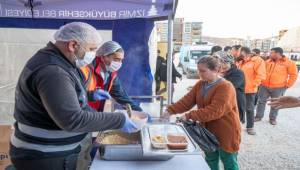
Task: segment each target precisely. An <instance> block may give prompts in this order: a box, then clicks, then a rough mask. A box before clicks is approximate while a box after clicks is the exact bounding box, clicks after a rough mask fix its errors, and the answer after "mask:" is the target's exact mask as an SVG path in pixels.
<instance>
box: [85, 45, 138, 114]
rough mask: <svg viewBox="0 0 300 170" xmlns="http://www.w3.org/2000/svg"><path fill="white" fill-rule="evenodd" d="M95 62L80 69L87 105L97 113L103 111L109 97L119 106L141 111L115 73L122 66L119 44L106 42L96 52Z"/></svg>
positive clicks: (121, 53) (122, 56)
mask: <svg viewBox="0 0 300 170" xmlns="http://www.w3.org/2000/svg"><path fill="white" fill-rule="evenodd" d="M96 55H97V56H96V58H95V60H94V61H93V62H92V63H91V64H90V65H88V66H85V67H82V68H81V72H82V73H83V75H84V78H85V87H86V90H87V93H88V98H89V105H90V106H91V107H92V108H94V109H95V110H97V111H103V108H104V104H105V100H106V99H109V98H110V96H112V98H114V100H116V101H117V102H118V103H119V104H121V105H125V104H130V105H131V107H132V109H133V110H136V111H142V109H141V108H140V107H139V106H138V105H137V104H136V103H134V102H133V101H132V100H131V99H130V97H129V96H128V94H127V93H126V91H125V90H124V89H123V87H122V85H121V83H120V81H119V79H118V76H117V71H118V70H119V69H120V68H121V66H122V60H123V59H124V50H123V49H122V47H121V46H120V44H119V43H117V42H115V41H108V42H106V43H104V44H103V45H102V46H101V47H100V48H99V49H98V51H97V54H96Z"/></svg>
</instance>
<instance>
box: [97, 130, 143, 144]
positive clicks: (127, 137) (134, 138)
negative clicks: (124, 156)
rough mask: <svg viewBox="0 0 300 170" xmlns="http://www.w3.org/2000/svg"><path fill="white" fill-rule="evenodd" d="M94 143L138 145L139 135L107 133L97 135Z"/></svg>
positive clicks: (116, 132)
mask: <svg viewBox="0 0 300 170" xmlns="http://www.w3.org/2000/svg"><path fill="white" fill-rule="evenodd" d="M96 142H97V143H99V144H102V145H128V144H140V143H141V140H140V134H139V132H137V133H131V134H127V133H122V132H120V131H108V132H103V133H99V135H98V136H97V139H96Z"/></svg>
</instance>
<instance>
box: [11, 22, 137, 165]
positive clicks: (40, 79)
mask: <svg viewBox="0 0 300 170" xmlns="http://www.w3.org/2000/svg"><path fill="white" fill-rule="evenodd" d="M54 39H55V43H52V42H49V43H48V44H47V46H46V47H45V48H43V49H40V50H39V51H38V52H37V53H36V54H34V55H33V57H31V58H30V59H29V61H28V62H27V63H26V65H25V67H24V68H23V70H22V72H21V75H20V77H19V81H18V84H17V87H16V93H15V111H14V117H15V119H16V123H15V131H14V134H12V136H11V146H10V156H11V161H12V163H13V165H14V166H15V168H16V169H18V170H23V169H24V170H30V169H42V170H50V169H51V170H54V169H55V170H63V169H70V170H74V169H76V163H77V157H78V153H79V152H80V143H81V141H82V140H83V139H84V138H85V136H86V134H87V132H93V131H104V130H108V129H120V130H121V131H123V132H132V131H136V130H137V129H136V125H135V124H134V123H133V122H132V121H131V120H130V118H128V116H127V115H126V114H123V113H104V112H97V111H95V110H93V109H91V108H90V107H89V106H88V103H87V95H86V91H85V88H84V84H83V82H82V81H81V80H82V77H80V76H81V74H80V73H79V69H77V68H79V67H83V66H85V65H87V64H89V63H91V62H92V61H93V60H94V58H95V53H96V50H97V49H98V46H99V44H100V43H101V37H100V35H99V34H98V32H97V31H96V29H95V28H94V27H92V26H91V25H89V24H86V23H82V22H73V23H69V24H66V25H64V26H62V27H61V28H60V29H59V30H58V31H57V32H56V33H55V35H54Z"/></svg>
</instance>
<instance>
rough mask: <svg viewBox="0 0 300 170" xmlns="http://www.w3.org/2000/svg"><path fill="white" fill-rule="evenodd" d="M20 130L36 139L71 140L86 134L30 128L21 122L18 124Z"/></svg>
mask: <svg viewBox="0 0 300 170" xmlns="http://www.w3.org/2000/svg"><path fill="white" fill-rule="evenodd" d="M18 128H19V130H20V131H21V132H22V133H24V134H27V135H30V136H34V137H39V138H49V139H57V138H69V137H73V136H77V135H81V134H84V133H74V132H66V131H63V130H46V129H42V128H37V127H32V126H28V125H25V124H22V123H20V122H18Z"/></svg>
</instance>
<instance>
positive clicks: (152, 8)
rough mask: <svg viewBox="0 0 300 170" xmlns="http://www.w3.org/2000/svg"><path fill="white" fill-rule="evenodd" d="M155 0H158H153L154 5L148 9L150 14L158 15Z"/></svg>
mask: <svg viewBox="0 0 300 170" xmlns="http://www.w3.org/2000/svg"><path fill="white" fill-rule="evenodd" d="M155 2H156V0H152V5H151V7H150V9H149V11H148V16H156V15H157V9H156V7H155V5H154V4H155Z"/></svg>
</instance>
